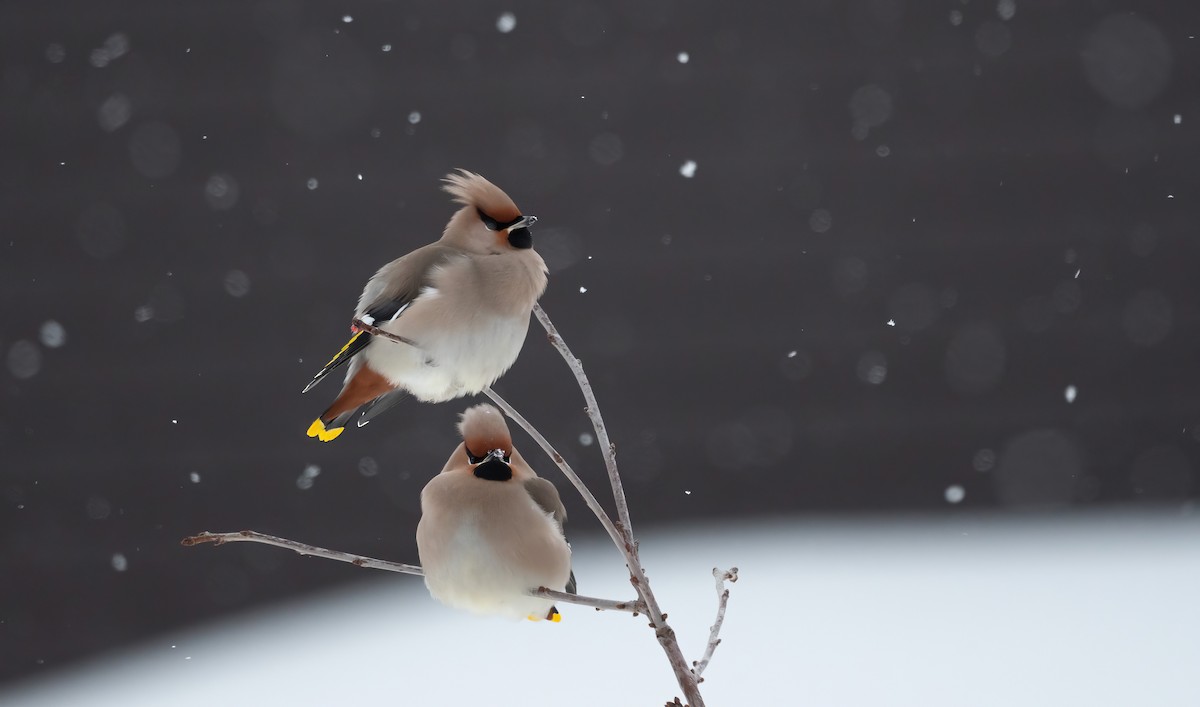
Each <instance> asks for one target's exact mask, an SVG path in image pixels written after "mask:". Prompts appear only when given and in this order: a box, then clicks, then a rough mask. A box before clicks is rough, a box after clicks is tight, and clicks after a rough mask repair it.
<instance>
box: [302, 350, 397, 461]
mask: <svg viewBox="0 0 1200 707" xmlns="http://www.w3.org/2000/svg"><path fill="white" fill-rule="evenodd" d="M395 390H396V389H395V387H394V386H393V385H392V384H391V383H390V382H389V381H388V380H387V379H386V378H384V377H383V376H382V375H380V374H379V373H376V372H375V371H374V370H372V369H371V367H370V366H362V367H361V368H359V369H358V370H356V371H353V372H352V373H351V375H350V378H348V379H347V380H346V385H345V386H343V387H342V392H341V393H340V394H338V396H337V399H336V400H334V401H333V404H332V405H330V406H329V407H328V408H326V409H325V412H323V413H321V416H320V417H318V418H317V419H315V420H313V423H312V424H311V425H309V426H308V436H309V437H316V438H317V439H319V440H321V441H322V442H332V441H333V440H335V439H337V437H338V435H340V434H341V433H342V431H343V430H344V429H345V428H346V423H347V422H349V421H350V418H352V417H354V413H355V412H356V411H357V410H358V408H359V407H361V406H362V405H364V404H366V403H369V402H371V401H373V400H376V399H378V398H380V397H386V396H387V395H388V394H389V393H391V392H393V391H395ZM397 397H398V396H397Z"/></svg>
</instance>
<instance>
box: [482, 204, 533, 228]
mask: <svg viewBox="0 0 1200 707" xmlns="http://www.w3.org/2000/svg"><path fill="white" fill-rule="evenodd" d="M475 210H476V211H478V212H479V220H480V221H483V225H484V226H487V230H489V231H503V230H504V229H506V228H509V227H510V226H515V225H517V224H518V223H520V222H521V221H522V220H523V219H524V218H525V217H524V216H518V217H516V218H515V219H513V220H512V221H505V222H504V223H501V222H499V221H497V220H496V219H494V218H492V217H491V216H488V215H487V214H485V213H483V209H479V208H477V209H475Z"/></svg>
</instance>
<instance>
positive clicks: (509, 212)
mask: <svg viewBox="0 0 1200 707" xmlns="http://www.w3.org/2000/svg"><path fill="white" fill-rule="evenodd" d="M442 181H443V182H445V184H444V185H443V186H442V189H443V190H444V191H445V192H446V193H447V194H449V195H450V196H452V197H454V201H456V202H458V203H460V204H462V205H463V206H472V207H474V208H477V209H479V210H481V211H483V212H484V213H485V214H487V215H488V216H490V217H491V218H493V219H495V220H497V221H502V222H503V221H511V220H513V219H516V218H518V217H520V215H521V211H520V209H518V208H517V205H516V204H514V203H513V200H512V199H510V198H509V197H508V194H505V193H504V190H503V189H501V188H500V187H498V186H496V185H495V184H492V183H491V182H489V181H488V180H486V179H484V178H483V177H481V176H480V175H478V174H476V173H474V172H469V171H467V170H465V169H461V168H460V169H459V170H458V171H456V172H451V173H450V174H447V175H446V177H445V179H443V180H442Z"/></svg>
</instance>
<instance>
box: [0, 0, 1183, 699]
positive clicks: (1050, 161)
mask: <svg viewBox="0 0 1200 707" xmlns="http://www.w3.org/2000/svg"><path fill="white" fill-rule="evenodd" d="M1133 10H1136V12H1133ZM1197 33H1200V12H1198V11H1197V10H1196V9H1195V7H1194V6H1193V3H1191V2H1187V1H1185V0H1179V1H1178V2H1153V1H1149V2H1132V1H1130V2H1118V1H1109V0H1093V1H1091V2H1086V1H1082V0H1081V1H1077V2H1055V1H1051V0H1039V1H1038V2H1029V1H1026V0H999V2H996V0H969V2H968V1H967V0H961V1H960V0H940V1H937V2H913V1H911V0H909V1H907V2H906V1H905V0H848V1H847V2H834V1H832V0H801V1H798V2H789V3H773V4H761V5H754V4H749V3H720V2H707V1H705V2H680V1H676V0H620V1H618V2H607V3H605V2H591V1H584V2H575V1H572V2H564V3H554V4H549V3H534V2H525V1H522V0H517V1H514V2H502V3H499V2H491V1H487V0H469V1H464V2H455V3H445V2H432V1H429V2H409V3H398V2H340V3H327V2H325V3H323V2H299V1H291V0H260V1H252V2H243V1H238V2H177V1H166V0H163V1H157V2H148V1H147V2H119V1H109V2H103V3H99V2H93V1H91V0H72V1H61V0H55V1H47V2H32V1H29V2H6V3H3V4H0V36H2V37H3V42H2V45H0V69H2V71H0V228H2V229H3V231H2V233H0V292H2V293H3V297H2V298H0V357H2V360H3V363H4V365H3V366H0V401H2V402H0V568H2V569H0V680H3V681H11V680H14V679H17V678H21V677H24V676H29V675H31V674H36V673H45V672H46V671H51V670H56V669H59V668H61V667H63V666H66V665H70V664H71V663H72V662H73V661H77V660H79V659H81V658H85V657H87V656H91V655H95V654H97V653H99V652H101V651H105V650H108V649H112V648H114V647H117V646H122V645H129V644H131V643H132V642H134V641H138V640H142V639H147V638H150V637H152V636H154V635H156V634H159V633H161V632H164V631H167V630H171V629H176V628H179V627H182V626H184V625H189V624H195V623H198V622H202V621H205V620H208V619H212V618H214V617H217V616H220V615H228V614H232V613H234V612H238V611H241V610H245V609H247V608H250V607H254V606H261V605H264V604H266V603H269V602H277V601H279V600H281V599H284V598H286V597H289V596H294V595H297V594H300V593H305V592H311V591H313V590H314V589H317V588H321V587H328V586H330V585H333V584H336V583H346V582H353V581H357V580H361V579H363V578H365V577H366V574H367V573H365V572H363V571H361V570H356V569H353V568H350V567H347V566H345V565H338V564H335V563H330V562H321V561H315V560H306V559H302V558H300V557H298V556H295V555H292V554H289V553H287V552H285V551H282V550H276V549H273V548H266V547H254V546H231V547H226V548H222V549H219V550H215V549H212V548H193V549H185V548H182V547H180V546H179V540H180V538H181V537H183V536H185V535H188V534H191V533H194V532H197V531H200V530H214V531H219V530H237V529H242V528H252V529H256V530H260V531H264V532H269V533H274V534H279V535H284V536H287V537H292V538H295V539H299V540H304V541H308V542H312V543H316V544H319V545H324V546H327V547H333V548H339V549H344V550H348V551H353V552H359V553H363V554H369V555H374V556H379V557H385V558H389V559H395V560H401V561H415V560H416V551H415V546H414V542H413V533H414V529H415V526H416V522H417V519H418V508H419V507H418V494H419V491H420V489H421V487H422V486H423V484H424V483H425V481H426V480H427V479H428V478H429V477H430V476H432V475H433V474H434V473H435V472H437V471H438V470H440V468H441V465H442V463H443V462H444V460H445V458H446V456H447V455H448V454H449V452H450V451H451V449H452V448H453V446H454V444H455V440H456V438H455V433H454V429H453V423H454V422H455V420H456V414H457V413H458V412H460V411H461V410H462V409H464V408H465V407H466V406H467V405H468V404H469V402H470V401H467V400H460V401H455V402H452V403H447V404H443V405H436V406H431V405H420V404H417V403H414V402H411V401H410V402H408V403H406V404H404V405H402V406H400V407H399V408H397V409H395V410H393V411H392V412H389V413H388V414H387V415H385V416H383V417H381V418H379V420H378V421H377V422H375V423H374V424H372V425H370V426H369V427H367V428H364V429H361V430H359V429H349V430H347V432H346V434H345V435H343V436H342V437H341V438H339V439H338V440H337V441H336V442H333V443H331V444H326V445H323V444H319V443H317V442H315V441H313V440H310V439H308V438H306V437H305V435H304V431H305V429H306V428H307V426H308V424H309V422H310V421H311V420H312V419H313V418H314V417H315V416H316V414H317V413H318V412H319V411H320V410H322V409H323V408H324V407H325V405H327V403H328V401H329V400H330V399H331V398H332V396H333V395H335V393H336V387H337V384H336V383H326V384H325V385H323V386H321V387H318V388H317V389H316V390H314V391H313V392H311V393H309V394H308V395H305V396H301V394H300V390H301V388H303V386H304V384H305V383H306V382H307V381H308V380H309V378H310V377H311V376H312V374H313V373H314V372H315V371H316V369H317V368H319V366H320V365H321V364H322V363H324V361H325V360H326V359H327V358H328V357H329V356H330V355H331V354H332V353H333V352H334V351H336V350H337V348H338V347H339V346H340V345H341V344H342V343H343V342H344V337H345V336H346V334H347V331H348V325H349V317H350V314H351V312H352V308H353V305H354V302H355V300H356V297H357V295H358V293H359V291H360V288H361V286H362V284H363V282H364V281H365V279H366V278H367V277H369V276H370V275H371V274H372V273H373V272H374V270H375V269H376V268H377V267H378V266H379V265H380V264H382V263H384V262H386V261H388V260H390V259H392V258H394V257H397V256H399V255H401V254H403V253H405V252H407V251H409V250H411V249H412V248H414V247H416V246H418V245H422V244H424V243H426V242H429V241H431V240H433V239H434V238H436V237H437V236H438V235H439V234H440V231H441V228H442V226H443V225H444V223H445V221H446V220H447V218H448V217H449V216H450V214H451V213H452V211H453V208H454V207H453V206H452V205H451V204H450V203H449V202H448V200H447V198H446V196H445V195H444V194H442V193H440V192H439V191H438V186H439V185H438V181H437V180H438V179H439V178H440V177H441V176H442V175H444V174H445V173H446V172H448V171H449V170H450V169H451V168H454V167H465V168H469V169H473V170H477V171H480V172H481V173H483V174H484V175H485V176H487V177H489V178H490V179H492V180H493V181H495V182H496V183H497V184H499V185H500V186H501V187H502V188H504V189H505V190H507V191H508V193H509V194H510V195H512V196H513V198H514V199H515V200H516V202H517V203H518V204H519V205H520V206H521V208H522V209H524V210H525V211H526V212H527V213H535V214H537V215H538V216H539V217H541V219H542V220H541V222H540V224H539V226H538V228H537V229H536V234H535V235H536V239H537V243H536V245H537V247H538V249H539V250H540V251H541V252H542V253H543V254H544V256H545V258H546V260H547V262H548V263H549V264H550V268H551V280H550V288H549V290H548V292H547V293H546V295H545V297H544V298H543V300H542V302H543V304H544V306H545V307H546V309H547V311H548V312H549V313H550V314H551V316H553V317H554V320H555V321H556V323H557V325H558V327H559V328H560V330H561V331H562V333H563V334H564V336H565V337H566V339H567V341H568V342H569V343H570V345H571V346H572V347H574V349H575V351H576V352H577V353H578V354H579V356H580V357H581V358H582V359H583V361H584V362H585V364H586V366H587V369H588V371H589V373H590V374H591V376H592V380H593V383H594V385H595V387H596V391H597V394H598V396H599V399H600V402H601V404H602V406H603V410H604V412H605V414H606V417H607V419H608V420H609V424H610V429H611V432H612V434H613V437H614V439H615V440H616V442H617V444H618V446H619V451H620V461H621V464H622V469H623V470H624V473H625V476H626V488H627V490H628V492H629V497H630V503H631V507H632V512H633V514H634V518H635V521H637V522H639V523H640V524H641V525H642V526H643V527H646V526H650V525H662V524H670V523H676V522H679V521H684V520H687V521H702V520H704V519H706V518H713V517H725V518H732V519H737V518H743V519H750V518H760V517H764V516H772V515H783V514H787V515H799V514H814V513H821V514H846V513H897V512H918V513H925V514H939V513H961V512H964V511H970V510H977V511H978V510H986V511H994V512H1001V513H1023V512H1028V511H1030V510H1034V511H1042V512H1070V511H1071V510H1072V509H1079V508H1090V507H1098V506H1106V507H1113V506H1124V505H1131V504H1156V507H1159V508H1161V509H1162V512H1164V513H1180V512H1191V511H1192V508H1193V503H1194V500H1195V497H1196V493H1197V485H1196V483H1195V481H1196V478H1195V476H1196V472H1195V469H1196V464H1197V461H1198V446H1200V397H1198V396H1197V393H1196V390H1197V384H1198V383H1200V369H1198V368H1197V366H1196V365H1195V364H1196V354H1197V351H1196V347H1197V343H1198V341H1200V338H1198V336H1197V303H1198V299H1197V284H1196V283H1197V279H1196V276H1195V273H1196V270H1197V264H1198V263H1200V260H1198V259H1197V255H1198V252H1197V251H1198V247H1200V234H1198V233H1197V216H1198V215H1200V207H1198V206H1197V194H1196V191H1197V186H1198V185H1200V180H1198V179H1197V178H1196V164H1197V159H1198V158H1200V150H1198V149H1197V148H1198V136H1200V131H1198V130H1197V126H1198V125H1200V92H1198V91H1197V87H1198V86H1200V41H1197V40H1196V39H1195V35H1196V34H1197ZM496 388H497V389H498V390H499V391H500V392H501V393H502V394H503V395H505V396H507V397H508V399H509V400H510V401H511V402H513V403H514V404H515V405H516V406H517V407H518V409H520V410H522V411H523V412H524V413H525V414H526V415H527V416H528V417H529V418H530V419H531V420H533V421H534V422H535V423H536V424H537V425H538V426H539V427H540V428H541V429H542V431H543V432H544V433H545V434H546V435H547V436H548V437H549V438H550V439H551V440H553V441H555V442H556V443H557V445H558V446H559V448H560V449H561V450H562V451H563V452H564V453H565V454H566V456H567V457H568V458H569V460H570V461H572V462H573V463H575V464H576V465H577V468H579V469H580V471H581V472H582V473H583V475H584V476H585V478H587V479H589V480H591V481H593V482H594V483H595V484H596V490H597V493H598V495H601V496H602V497H607V493H606V492H604V491H605V488H604V476H603V471H602V465H601V463H600V460H599V457H598V455H597V454H596V446H595V444H594V443H593V442H592V438H591V436H590V432H591V431H590V428H589V426H588V423H587V419H586V417H585V415H584V413H583V411H582V400H581V398H580V395H579V392H578V390H577V389H576V388H575V385H574V382H573V380H572V378H571V376H570V374H569V372H568V371H567V369H566V368H565V367H564V366H563V364H562V362H561V361H560V360H559V358H558V356H557V354H556V353H555V352H554V351H553V349H551V348H550V346H549V345H548V344H547V343H546V342H545V340H544V338H543V337H542V336H541V331H540V329H539V328H538V327H537V324H536V323H535V324H534V325H533V327H532V329H531V333H530V336H529V339H528V340H527V343H526V347H525V350H524V352H523V353H522V356H521V358H520V359H519V361H518V362H517V364H516V366H515V367H514V369H513V370H512V371H511V372H510V373H509V374H508V375H506V376H505V377H504V378H503V379H502V380H501V381H500V382H499V383H498V384H497V386H496ZM518 439H519V441H518V444H521V443H522V442H521V441H520V440H521V439H522V438H518ZM524 446H525V448H526V450H527V451H526V454H527V456H529V457H530V459H531V460H534V461H535V463H536V465H537V466H538V468H540V469H541V470H542V474H543V475H545V476H548V477H550V478H553V479H555V481H556V482H558V484H559V486H560V488H562V489H563V490H564V497H565V498H566V499H567V503H568V507H569V509H570V511H571V513H572V517H573V523H572V525H573V526H574V533H575V534H576V535H577V536H583V535H586V534H588V533H594V532H596V530H597V526H596V524H595V522H594V520H593V519H591V518H590V517H589V516H588V514H587V512H586V509H585V508H584V507H583V505H582V503H580V502H578V501H577V499H575V498H574V496H573V495H572V494H570V493H568V492H567V485H566V483H565V482H564V481H563V480H562V479H561V477H559V476H558V475H557V472H555V471H554V470H553V468H552V466H551V465H550V464H549V463H547V462H546V461H545V460H544V458H543V457H542V456H541V455H540V453H538V452H536V450H531V449H529V448H530V447H531V446H532V444H531V443H528V442H525V443H524Z"/></svg>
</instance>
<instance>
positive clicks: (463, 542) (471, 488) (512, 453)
mask: <svg viewBox="0 0 1200 707" xmlns="http://www.w3.org/2000/svg"><path fill="white" fill-rule="evenodd" d="M458 429H459V431H460V432H461V433H462V438H463V441H462V443H461V444H459V445H458V447H457V448H456V449H455V450H454V453H453V454H451V455H450V459H449V460H448V461H447V462H446V466H445V467H444V468H443V469H442V471H441V473H440V474H438V475H437V476H435V477H433V479H431V480H430V481H429V483H428V484H426V486H425V489H424V490H423V491H422V492H421V521H420V523H419V524H418V525H417V552H418V553H419V554H420V557H421V565H422V567H423V568H424V570H425V586H427V587H428V588H429V593H430V594H432V595H433V597H434V598H435V599H437V600H438V601H440V602H442V603H443V604H446V605H447V606H451V607H455V608H459V609H465V610H467V611H471V612H474V613H477V614H499V615H503V616H511V617H516V618H528V619H531V620H535V621H537V620H542V619H548V620H550V621H554V622H557V621H559V620H560V618H561V614H559V612H558V609H556V608H555V607H554V602H553V601H551V600H550V599H545V598H541V597H535V596H530V594H529V592H530V590H536V589H537V588H539V587H545V588H547V589H553V590H556V591H567V592H570V593H572V594H573V593H575V575H574V574H573V573H572V572H571V548H570V546H569V545H568V544H567V541H566V537H565V536H564V535H563V523H565V522H566V519H567V512H566V509H564V508H563V504H562V500H561V499H560V498H559V495H558V490H557V489H555V487H554V484H552V483H550V482H549V481H547V480H546V479H543V478H541V477H539V476H538V475H537V474H536V473H535V472H534V471H533V469H532V468H530V466H529V464H527V463H526V462H525V459H524V458H523V457H522V456H521V455H520V453H519V452H517V450H516V449H515V448H514V447H513V443H512V437H511V436H510V435H509V431H508V425H507V424H505V422H504V417H503V416H502V415H501V413H500V411H499V410H497V409H496V408H494V407H492V406H491V405H486V404H485V405H476V406H475V407H472V408H468V409H467V410H466V412H464V413H463V414H462V421H461V422H460V423H459V425H458Z"/></svg>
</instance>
